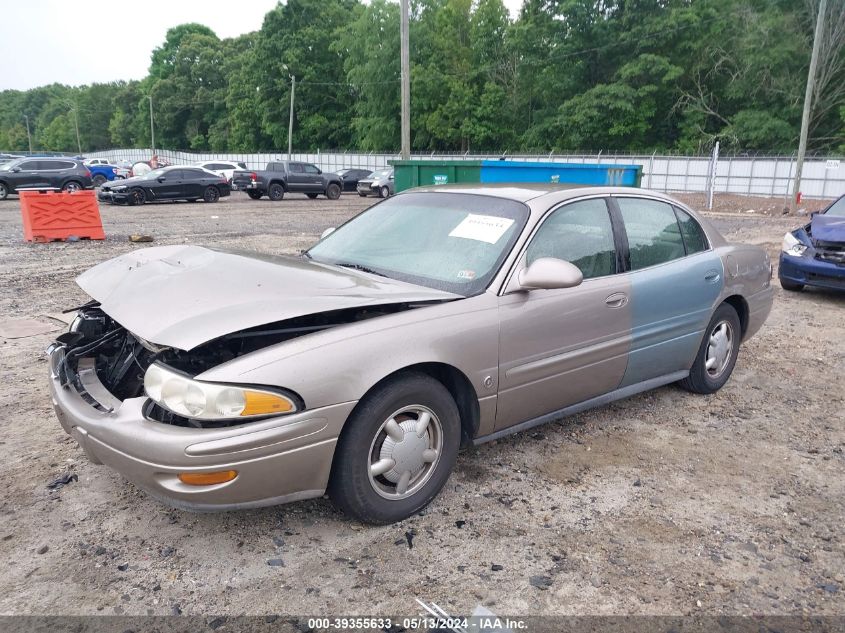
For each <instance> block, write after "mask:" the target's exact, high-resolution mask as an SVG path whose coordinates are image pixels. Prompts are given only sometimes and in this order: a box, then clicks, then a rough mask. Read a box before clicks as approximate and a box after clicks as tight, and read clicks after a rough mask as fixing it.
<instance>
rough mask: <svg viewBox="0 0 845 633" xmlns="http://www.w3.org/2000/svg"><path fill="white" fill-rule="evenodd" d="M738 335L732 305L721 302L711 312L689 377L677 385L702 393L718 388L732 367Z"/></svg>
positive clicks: (726, 380)
mask: <svg viewBox="0 0 845 633" xmlns="http://www.w3.org/2000/svg"><path fill="white" fill-rule="evenodd" d="M741 337H742V329H741V325H740V322H739V315H737V313H736V310H734V308H733V306H731V305H728V304H727V303H723V304H722V305H720V306H719V307H718V308H716V312H714V313H713V318H711V319H710V323H709V324H708V325H707V329H706V330H705V331H704V340H703V341H701V346H700V347H699V349H698V354H697V355H696V357H695V361H694V362H693V364H692V369H690V372H689V376H687V377H686V378H684V379H683V380H682V381H680V383H679V384H680V385H681V387H683V388H684V389H686V390H687V391H691V392H693V393H702V394H708V393H716V392H717V391H719V389H721V388H722V387H723V386H724V384H725V383H726V382H728V378H730V377H731V373H732V372H733V370H734V365H736V357H737V354H738V353H739V340H740V338H741Z"/></svg>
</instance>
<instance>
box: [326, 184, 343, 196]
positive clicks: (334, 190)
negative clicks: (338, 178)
mask: <svg viewBox="0 0 845 633" xmlns="http://www.w3.org/2000/svg"><path fill="white" fill-rule="evenodd" d="M326 198H328V199H329V200H337V199H338V198H340V185H339V184H337V183H336V182H333V183H331V184H329V186H328V187H326Z"/></svg>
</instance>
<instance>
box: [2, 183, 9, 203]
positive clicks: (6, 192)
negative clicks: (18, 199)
mask: <svg viewBox="0 0 845 633" xmlns="http://www.w3.org/2000/svg"><path fill="white" fill-rule="evenodd" d="M8 197H9V187H7V186H6V183H5V182H0V200H5V199H6V198H8Z"/></svg>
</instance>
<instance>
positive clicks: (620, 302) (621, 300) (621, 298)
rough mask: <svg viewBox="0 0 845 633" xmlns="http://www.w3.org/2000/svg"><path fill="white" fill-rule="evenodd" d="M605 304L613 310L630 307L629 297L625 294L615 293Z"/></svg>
mask: <svg viewBox="0 0 845 633" xmlns="http://www.w3.org/2000/svg"><path fill="white" fill-rule="evenodd" d="M604 302H605V303H606V304H607V305H609V306H610V307H611V308H622V307H624V306H626V305H628V295H626V294H625V293H624V292H614V293H613V294H612V295H610V296H609V297H608V298H607V299H605V300H604Z"/></svg>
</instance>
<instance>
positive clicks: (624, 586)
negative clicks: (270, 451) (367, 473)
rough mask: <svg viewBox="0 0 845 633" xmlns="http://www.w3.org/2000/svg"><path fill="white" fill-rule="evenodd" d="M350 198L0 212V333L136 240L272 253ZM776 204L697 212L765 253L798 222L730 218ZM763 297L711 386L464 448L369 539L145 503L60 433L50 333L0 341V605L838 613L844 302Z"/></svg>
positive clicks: (312, 506)
mask: <svg viewBox="0 0 845 633" xmlns="http://www.w3.org/2000/svg"><path fill="white" fill-rule="evenodd" d="M717 199H718V198H717ZM371 203H372V200H363V199H359V198H358V197H357V196H352V197H349V196H344V197H343V198H342V199H341V200H340V201H337V202H331V201H327V200H325V199H320V200H314V201H312V200H307V199H306V198H304V197H302V198H298V197H296V196H291V197H289V198H286V199H285V200H284V201H282V202H280V203H271V202H269V201H265V200H262V201H260V202H253V201H251V200H249V199H247V198H246V196H243V195H241V194H235V195H233V196H232V198H230V199H228V200H225V201H224V202H221V203H219V204H215V205H206V204H202V203H198V204H187V203H185V204H164V205H151V206H146V207H143V208H119V207H118V208H112V207H105V208H103V209H102V215H103V220H104V224H105V228H106V233H107V234H108V239H107V240H105V241H103V242H88V241H83V242H78V243H52V244H26V243H24V242H23V241H22V239H21V227H20V214H19V209H18V203H17V201H16V200H9V201H6V202H2V203H0V283H2V289H3V292H2V293H0V319H8V318H22V317H37V316H39V315H44V314H49V313H55V312H58V311H60V310H61V309H64V308H67V307H70V306H73V305H76V304H79V303H82V302H83V301H85V299H86V298H85V297H84V295H83V294H82V292H81V291H80V290H79V289H78V288H77V287H76V286H75V284H74V283H73V278H74V276H75V275H77V274H78V273H80V272H82V271H83V270H85V269H86V268H88V267H89V266H91V265H92V264H94V263H96V262H99V261H102V260H104V259H107V258H110V257H113V256H115V255H118V254H120V253H123V252H126V251H129V250H131V249H134V248H137V247H139V246H138V245H134V244H130V243H129V242H128V236H129V235H130V234H133V233H145V234H150V235H153V236H154V237H155V244H176V243H183V242H185V243H198V244H208V245H215V246H220V247H228V248H239V249H254V250H258V251H263V252H268V253H293V252H296V251H297V250H298V249H300V248H304V247H306V246H308V245H309V244H310V243H311V242H312V241H313V240H314V239H315V238H316V236H317V235H319V233H320V232H321V231H322V230H323V229H325V228H326V227H329V226H333V225H337V224H338V223H339V222H341V221H343V220H345V219H346V218H348V217H350V216H352V215H354V214H355V213H357V212H358V211H360V210H361V209H363V208H365V207H367V206H368V205H369V204H371ZM693 203H695V201H694V200H693ZM781 203H782V201H777V200H775V201H766V202H765V203H763V202H760V201H759V199H756V200H752V199H736V200H734V201H733V202H729V201H727V200H725V201H724V204H721V206H720V207H717V211H718V212H719V213H717V214H715V215H714V219H715V222H716V224H717V226H718V227H719V228H720V229H721V230H722V231H723V232H724V233H725V234H726V235H727V236H728V237H729V238H730V239H733V240H737V241H746V242H753V243H756V244H760V245H763V246H765V247H766V248H768V250H769V251H770V253H771V255H772V257H773V259H774V260H775V261H776V255H777V251H778V249H779V244H780V240H781V237H782V235H783V233H784V232H785V231H786V230H787V229H790V228H792V227H794V226H796V225H797V224H798V222H799V220H798V219H796V218H790V217H786V218H784V217H781V216H780V214H779V213H774V212H773V213H771V214H770V213H753V214H749V213H745V211H747V209H749V208H754V209H762V208H763V205H764V204H771V205H774V206H773V207H772V208H775V206H776V205H777V204H781ZM140 247H143V246H140ZM775 284H776V286H777V282H775ZM776 290H777V292H776V297H775V306H774V310H773V312H772V315H771V317H770V318H769V321H768V323H767V325H766V326H765V327H764V329H763V330H762V331H761V332H760V334H758V335H757V336H756V337H755V338H753V339H752V340H751V341H749V342H748V343H747V344H746V345H744V346H743V348H742V351H741V354H740V357H739V361H738V363H737V366H736V370H735V371H734V375H733V378H732V379H731V380H730V381H729V383H728V384H727V385H726V387H725V388H724V389H722V390H721V391H720V392H719V393H718V394H715V395H713V396H706V397H705V396H695V395H691V394H688V393H685V392H683V391H681V390H680V389H678V388H676V387H674V386H670V387H666V388H662V389H658V390H656V391H653V392H650V393H646V394H642V395H640V396H637V397H634V398H630V399H628V400H624V401H621V402H618V403H615V404H613V405H611V406H607V407H604V408H601V409H598V410H594V411H591V412H587V413H584V414H581V415H578V416H575V417H572V418H568V419H565V420H561V421H559V422H556V423H551V424H548V425H546V426H543V427H540V428H537V429H535V430H533V431H531V432H526V433H521V434H518V435H515V436H512V437H510V438H507V439H505V440H500V441H498V442H494V443H490V444H487V445H484V446H483V447H481V448H479V449H476V450H471V451H467V452H465V453H463V454H462V455H461V456H460V457H459V459H458V465H457V468H456V471H455V473H454V474H453V476H452V478H451V479H450V480H449V482H448V484H447V486H446V488H445V489H444V491H443V493H442V494H441V496H440V497H439V498H438V499H437V500H436V501H435V502H434V503H433V504H432V505H431V506H430V507H429V508H428V509H427V510H426V512H425V513H424V514H423V515H421V516H417V517H414V518H412V519H409V520H407V521H404V522H402V523H400V524H397V525H393V526H389V527H378V528H373V527H365V526H362V525H360V524H358V523H355V522H353V521H351V520H348V519H346V518H344V517H343V516H342V515H340V514H339V512H338V511H336V510H335V509H334V508H333V506H332V505H331V504H330V502H329V501H327V500H325V499H319V500H313V501H308V502H301V503H295V504H290V505H287V506H281V507H275V508H266V509H261V510H253V511H241V512H231V513H221V514H191V513H186V512H182V511H177V510H173V509H170V508H167V507H165V506H163V505H160V504H159V503H157V502H156V501H154V500H152V499H150V498H148V497H147V496H146V495H145V494H144V493H142V492H140V491H138V490H137V489H135V488H134V487H133V486H132V485H130V484H128V483H126V482H125V481H123V480H122V479H121V478H120V477H119V476H118V475H116V474H115V473H113V472H111V471H110V470H108V469H107V468H105V467H103V466H93V465H91V464H90V463H89V462H88V461H87V459H86V458H85V457H84V455H82V453H81V452H80V450H79V449H78V448H77V446H76V445H75V443H74V442H73V441H72V440H71V439H70V438H68V437H67V436H66V435H65V434H64V432H63V431H62V430H61V428H60V427H59V424H58V422H57V421H56V420H55V418H54V415H53V412H52V409H51V407H50V404H49V397H48V391H47V382H46V377H45V374H46V371H47V368H46V362H45V357H44V355H43V353H42V350H43V349H44V347H45V346H46V345H47V344H48V343H49V341H50V340H51V337H52V335H51V334H44V335H38V336H33V337H30V338H23V339H15V340H3V339H0V461H2V463H3V464H4V467H5V474H4V477H3V491H2V493H0V557H2V560H3V561H4V562H5V565H4V571H3V572H2V584H3V585H4V587H5V590H4V591H3V592H0V613H3V614H32V613H35V614H97V613H102V614H171V613H180V612H181V613H186V614H191V613H194V614H261V613H282V614H328V613H360V614H374V615H379V614H382V615H383V614H400V613H404V614H411V613H418V608H417V607H416V605H415V603H414V597H419V598H421V599H423V600H426V601H433V602H436V603H437V604H439V605H440V606H441V607H443V608H445V609H446V610H447V611H448V612H450V613H453V614H458V613H468V612H469V611H471V610H472V609H473V607H475V606H476V605H477V604H479V603H483V604H485V605H487V606H488V607H489V608H490V609H491V610H493V611H495V612H497V613H500V614H514V615H517V614H521V615H527V614H579V615H601V614H664V615H678V614H697V615H698V614H700V615H710V614H737V615H751V614H761V613H762V614H800V613H812V614H818V615H842V614H845V601H843V596H845V577H844V576H843V575H845V565H843V560H845V556H844V555H845V528H843V525H845V522H844V521H843V518H844V515H845V512H843V511H844V510H845V475H843V466H845V455H843V449H845V431H844V430H843V419H842V411H843V405H845V402H843V396H844V395H845V381H843V375H845V319H843V309H845V293H843V294H835V293H832V292H824V291H817V290H807V291H805V292H803V293H800V294H792V293H785V292H783V291H782V290H781V289H780V287H779V286H778V287H777V288H776ZM68 473H72V474H75V475H76V476H77V477H78V480H72V481H71V482H70V483H69V484H68V485H66V486H64V487H61V488H59V489H56V490H50V489H48V488H47V484H49V483H50V482H51V481H53V480H54V479H56V478H57V477H59V476H61V475H63V474H68ZM270 561H273V562H272V563H271V562H270ZM276 561H281V563H279V562H276Z"/></svg>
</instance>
